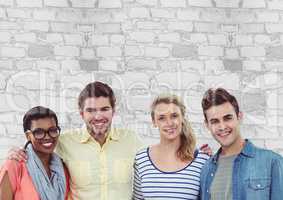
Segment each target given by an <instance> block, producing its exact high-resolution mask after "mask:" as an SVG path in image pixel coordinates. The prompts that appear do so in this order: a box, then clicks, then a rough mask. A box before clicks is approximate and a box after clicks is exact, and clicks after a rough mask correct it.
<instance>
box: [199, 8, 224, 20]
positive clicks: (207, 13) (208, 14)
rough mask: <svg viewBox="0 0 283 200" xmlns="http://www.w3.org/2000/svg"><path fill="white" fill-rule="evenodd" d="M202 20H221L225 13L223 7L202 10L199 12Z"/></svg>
mask: <svg viewBox="0 0 283 200" xmlns="http://www.w3.org/2000/svg"><path fill="white" fill-rule="evenodd" d="M200 16H201V21H203V22H214V23H215V22H221V23H222V22H223V19H226V18H227V16H226V13H225V11H224V10H223V9H213V10H204V11H202V12H201V14H200Z"/></svg>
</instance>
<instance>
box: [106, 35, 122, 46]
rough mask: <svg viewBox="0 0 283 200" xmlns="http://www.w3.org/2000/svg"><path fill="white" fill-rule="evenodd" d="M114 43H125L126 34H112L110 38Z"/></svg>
mask: <svg viewBox="0 0 283 200" xmlns="http://www.w3.org/2000/svg"><path fill="white" fill-rule="evenodd" d="M110 41H111V43H112V44H116V45H123V44H124V43H125V36H124V35H112V36H111V38H110Z"/></svg>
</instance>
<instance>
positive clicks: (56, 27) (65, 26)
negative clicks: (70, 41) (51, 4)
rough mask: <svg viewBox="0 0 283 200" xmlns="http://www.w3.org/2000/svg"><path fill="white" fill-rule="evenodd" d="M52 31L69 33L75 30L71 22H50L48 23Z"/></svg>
mask: <svg viewBox="0 0 283 200" xmlns="http://www.w3.org/2000/svg"><path fill="white" fill-rule="evenodd" d="M50 28H51V31H52V32H63V33H71V32H75V30H76V29H75V26H74V24H72V23H63V22H52V23H50Z"/></svg>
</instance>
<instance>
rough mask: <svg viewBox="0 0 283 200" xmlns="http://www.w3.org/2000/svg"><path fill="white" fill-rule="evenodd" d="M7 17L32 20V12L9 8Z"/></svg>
mask: <svg viewBox="0 0 283 200" xmlns="http://www.w3.org/2000/svg"><path fill="white" fill-rule="evenodd" d="M7 16H8V17H9V18H23V19H27V18H31V11H29V10H23V9H14V8H7Z"/></svg>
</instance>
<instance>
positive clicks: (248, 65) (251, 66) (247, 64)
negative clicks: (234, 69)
mask: <svg viewBox="0 0 283 200" xmlns="http://www.w3.org/2000/svg"><path fill="white" fill-rule="evenodd" d="M243 68H244V70H245V71H261V70H262V67H261V62H259V61H253V60H244V61H243Z"/></svg>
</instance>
